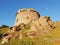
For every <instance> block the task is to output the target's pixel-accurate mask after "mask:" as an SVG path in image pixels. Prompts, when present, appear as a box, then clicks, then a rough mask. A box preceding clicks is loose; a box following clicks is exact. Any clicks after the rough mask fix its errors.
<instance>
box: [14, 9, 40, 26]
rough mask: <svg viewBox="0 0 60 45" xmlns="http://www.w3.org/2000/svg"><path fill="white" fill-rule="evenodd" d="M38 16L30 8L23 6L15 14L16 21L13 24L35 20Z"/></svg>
mask: <svg viewBox="0 0 60 45" xmlns="http://www.w3.org/2000/svg"><path fill="white" fill-rule="evenodd" d="M39 17H40V14H39V13H38V12H37V11H35V10H33V9H30V8H25V9H21V10H18V12H17V14H16V22H15V25H16V26H18V25H19V24H20V23H24V24H27V23H30V22H31V21H32V20H37V19H38V18H39Z"/></svg>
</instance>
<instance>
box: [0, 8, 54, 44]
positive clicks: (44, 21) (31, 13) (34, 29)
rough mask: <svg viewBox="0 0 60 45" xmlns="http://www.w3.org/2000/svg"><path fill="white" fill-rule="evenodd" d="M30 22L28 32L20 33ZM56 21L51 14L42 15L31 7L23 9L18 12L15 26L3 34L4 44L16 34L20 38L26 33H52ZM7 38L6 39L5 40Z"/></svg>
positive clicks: (30, 34) (29, 34) (32, 35)
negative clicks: (51, 17)
mask: <svg viewBox="0 0 60 45" xmlns="http://www.w3.org/2000/svg"><path fill="white" fill-rule="evenodd" d="M27 24H29V26H30V27H29V28H28V30H29V31H28V32H26V33H21V32H20V33H19V34H17V33H16V32H19V31H21V30H26V29H25V28H26V25H27ZM53 24H54V22H53V21H51V19H50V17H49V16H42V17H40V14H39V13H38V12H37V11H35V10H33V9H30V8H27V9H26V8H25V9H21V10H19V11H18V12H17V14H16V22H15V25H14V26H13V27H11V28H10V29H9V30H8V31H7V33H5V34H4V35H3V40H2V42H1V43H2V44H4V43H6V42H8V41H9V40H10V39H11V38H12V37H14V36H16V37H18V38H19V39H22V37H23V36H24V35H25V36H27V37H32V38H33V37H34V36H36V35H41V34H50V32H51V31H52V30H53V29H54V25H53ZM5 40H6V41H5Z"/></svg>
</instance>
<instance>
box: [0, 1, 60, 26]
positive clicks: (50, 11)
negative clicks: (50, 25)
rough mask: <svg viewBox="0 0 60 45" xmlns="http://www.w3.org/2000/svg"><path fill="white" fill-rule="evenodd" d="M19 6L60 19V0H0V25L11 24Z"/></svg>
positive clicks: (53, 18)
mask: <svg viewBox="0 0 60 45" xmlns="http://www.w3.org/2000/svg"><path fill="white" fill-rule="evenodd" d="M21 8H33V9H35V10H37V11H38V12H39V13H40V15H41V16H50V17H51V19H52V20H53V21H58V20H60V0H0V25H3V24H5V25H8V26H13V25H14V23H15V18H16V16H15V15H16V12H17V11H18V9H21Z"/></svg>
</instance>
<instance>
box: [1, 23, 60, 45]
mask: <svg viewBox="0 0 60 45" xmlns="http://www.w3.org/2000/svg"><path fill="white" fill-rule="evenodd" d="M8 29H9V28H8V27H3V28H0V34H3V33H5V32H6V31H7V30H8ZM28 31H29V25H26V27H25V30H21V31H19V32H17V33H18V34H19V33H24V34H26V33H27V32H28ZM0 42H1V39H0ZM0 45H1V44H0ZM5 45H60V27H59V25H58V23H57V24H56V25H55V28H54V29H53V30H52V32H51V33H50V34H47V35H46V34H42V35H38V36H35V37H34V38H29V37H27V36H25V37H24V38H23V39H18V38H15V37H13V38H12V39H11V40H9V42H8V43H6V44H5Z"/></svg>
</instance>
